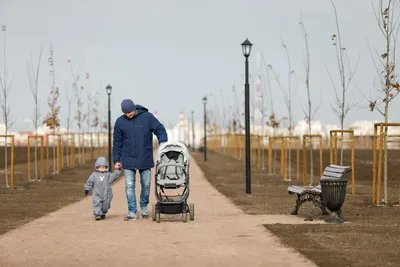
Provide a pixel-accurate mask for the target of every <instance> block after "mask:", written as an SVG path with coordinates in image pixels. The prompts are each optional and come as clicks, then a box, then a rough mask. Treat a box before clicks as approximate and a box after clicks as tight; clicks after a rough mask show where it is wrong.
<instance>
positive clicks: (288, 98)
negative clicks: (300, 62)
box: [268, 41, 294, 181]
mask: <svg viewBox="0 0 400 267" xmlns="http://www.w3.org/2000/svg"><path fill="white" fill-rule="evenodd" d="M282 47H283V49H285V53H286V56H287V61H288V87H287V89H286V90H285V88H284V87H283V86H282V83H281V82H280V79H279V77H278V75H277V74H276V73H275V71H274V70H273V68H272V66H271V65H268V67H269V68H270V70H271V71H272V73H273V74H274V76H275V80H276V82H277V84H278V85H279V88H280V89H281V92H282V94H283V97H284V100H285V105H286V108H287V110H288V117H287V118H288V122H289V126H288V130H289V135H292V132H293V117H292V116H293V114H292V86H291V84H292V83H291V76H292V74H293V73H294V70H292V68H291V62H290V55H289V51H288V49H287V46H286V44H285V43H284V42H283V41H282ZM288 165H289V166H288V169H289V177H288V180H289V181H290V180H291V178H292V168H291V146H289V158H288Z"/></svg>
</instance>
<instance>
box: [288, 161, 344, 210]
mask: <svg viewBox="0 0 400 267" xmlns="http://www.w3.org/2000/svg"><path fill="white" fill-rule="evenodd" d="M350 172H351V167H349V166H340V165H335V164H331V165H329V166H327V167H326V168H325V170H324V172H323V174H322V177H329V178H335V179H341V178H344V177H345V176H347V175H348V173H350ZM322 177H321V178H322ZM287 190H288V193H289V194H290V195H294V194H297V200H296V206H295V209H294V210H293V211H292V212H291V214H292V215H297V214H298V211H299V209H300V207H301V205H303V203H305V202H307V201H308V202H312V203H313V204H314V206H316V207H318V208H320V209H321V211H322V215H327V214H328V212H327V211H326V207H325V204H324V201H323V199H322V189H321V185H320V184H319V185H317V186H315V187H310V186H308V187H305V186H296V185H291V186H289V187H288V189H287Z"/></svg>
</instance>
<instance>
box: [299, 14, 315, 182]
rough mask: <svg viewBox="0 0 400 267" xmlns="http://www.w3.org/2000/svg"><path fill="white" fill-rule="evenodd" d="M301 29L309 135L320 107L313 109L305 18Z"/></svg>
mask: <svg viewBox="0 0 400 267" xmlns="http://www.w3.org/2000/svg"><path fill="white" fill-rule="evenodd" d="M299 24H300V27H301V30H302V34H303V37H304V42H305V56H304V70H305V85H306V90H307V104H308V107H307V111H306V110H304V115H305V119H306V121H307V125H308V134H312V127H311V123H312V120H313V119H314V117H315V114H316V112H317V111H318V109H319V107H320V106H318V107H317V108H315V109H314V110H313V109H312V102H311V90H310V68H311V59H310V49H309V46H308V35H307V31H306V28H305V26H304V23H303V18H302V17H301V16H300V22H299ZM309 146H310V147H311V149H310V170H311V174H310V176H311V179H310V185H312V184H313V182H314V163H313V150H312V144H311V143H309Z"/></svg>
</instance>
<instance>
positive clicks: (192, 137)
mask: <svg viewBox="0 0 400 267" xmlns="http://www.w3.org/2000/svg"><path fill="white" fill-rule="evenodd" d="M192 151H194V111H193V110H192Z"/></svg>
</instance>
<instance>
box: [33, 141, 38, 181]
mask: <svg viewBox="0 0 400 267" xmlns="http://www.w3.org/2000/svg"><path fill="white" fill-rule="evenodd" d="M35 135H36V134H35ZM34 153H35V180H37V179H38V166H37V139H36V140H35V152H34Z"/></svg>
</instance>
